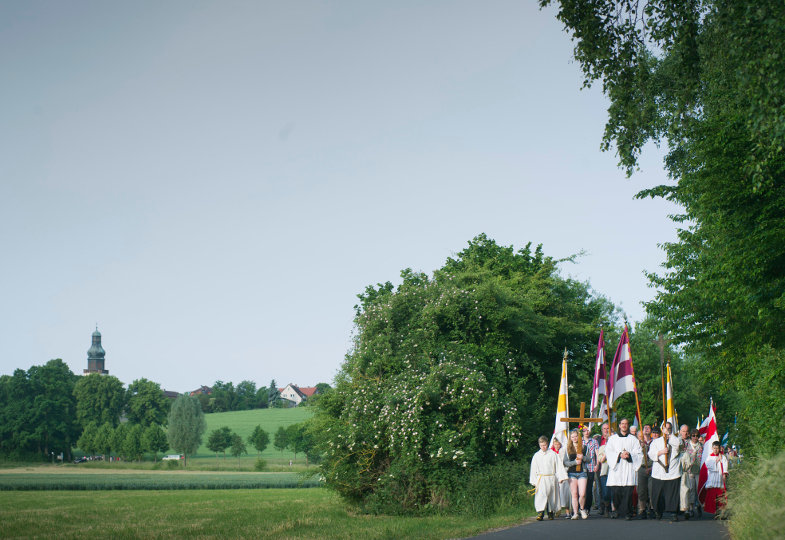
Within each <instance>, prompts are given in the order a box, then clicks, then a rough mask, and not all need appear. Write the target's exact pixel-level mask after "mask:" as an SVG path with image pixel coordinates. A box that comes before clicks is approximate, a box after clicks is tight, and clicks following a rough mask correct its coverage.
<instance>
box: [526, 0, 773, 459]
mask: <svg viewBox="0 0 785 540" xmlns="http://www.w3.org/2000/svg"><path fill="white" fill-rule="evenodd" d="M551 3H554V4H557V5H558V18H559V20H561V21H562V22H563V23H564V25H565V27H566V29H567V31H568V32H569V33H570V34H571V36H572V37H573V39H574V42H575V57H576V59H577V60H578V61H579V62H580V65H581V67H582V69H583V73H584V76H585V83H586V85H590V84H592V83H594V82H597V81H599V82H601V83H602V87H603V90H604V92H605V94H606V95H607V97H608V98H609V100H610V106H609V109H608V121H607V124H606V128H605V135H604V138H603V148H604V149H609V148H611V147H612V146H615V149H616V152H617V154H618V157H619V161H620V165H621V166H622V167H624V168H625V169H626V170H627V171H628V173H631V172H632V171H633V170H634V169H635V167H636V165H637V160H638V157H639V155H640V152H641V151H642V149H643V147H644V145H645V144H646V143H647V142H650V141H654V142H655V143H659V142H660V141H665V142H667V145H668V153H667V156H666V159H665V167H666V169H667V171H668V173H669V175H670V179H671V182H670V183H668V184H665V185H661V186H656V187H654V188H650V189H645V190H643V191H641V193H640V194H639V197H646V196H652V197H664V198H666V199H669V200H671V201H673V202H675V203H677V204H679V205H680V206H681V207H682V208H683V212H682V213H680V214H678V215H675V216H672V218H673V220H674V221H675V222H676V223H677V224H678V226H679V231H678V241H676V242H671V243H665V244H664V245H663V247H664V250H665V254H666V262H665V265H664V271H663V272H661V273H652V274H650V276H649V277H650V280H651V283H652V285H653V286H655V287H656V288H657V296H656V297H655V299H654V300H653V301H652V302H650V303H649V304H648V305H647V311H648V312H649V313H650V314H652V315H653V316H654V317H656V318H657V320H658V321H659V325H660V326H661V329H662V330H667V331H668V332H669V333H670V335H671V336H672V337H674V338H675V339H676V340H677V341H678V342H680V343H682V344H683V345H684V347H685V349H686V350H687V351H688V352H691V353H695V354H696V355H698V356H699V357H700V358H701V359H702V361H703V362H704V363H705V366H706V373H707V374H708V375H709V376H711V377H713V381H714V382H716V383H717V384H718V385H720V386H721V387H722V388H723V389H724V391H725V393H736V394H737V395H738V402H737V403H738V406H739V409H740V412H741V413H742V417H744V419H745V420H746V421H745V422H744V425H748V426H755V425H758V424H760V425H759V426H758V427H757V428H755V429H754V430H753V431H754V434H756V435H758V436H760V437H762V438H763V439H764V440H769V441H770V442H771V443H772V444H773V442H774V441H773V440H771V434H773V433H775V432H776V430H774V429H772V427H773V425H772V424H771V423H768V428H766V427H765V425H763V424H761V423H760V422H758V419H757V416H759V415H760V414H761V413H762V412H765V414H767V415H771V414H776V415H778V416H779V420H777V421H776V422H775V425H779V426H781V427H785V412H783V411H785V402H784V401H782V400H780V401H776V402H774V403H772V402H771V399H770V398H769V397H767V396H770V395H775V396H781V395H782V392H781V389H782V387H783V384H785V374H783V371H784V370H783V369H782V365H783V363H785V354H784V353H783V348H785V334H784V333H783V332H782V328H783V327H785V219H783V216H784V215H785V174H784V173H785V152H784V151H783V149H784V148H785V62H783V58H782V51H783V50H785V4H783V3H782V2H781V1H779V0H761V1H757V2H733V1H728V0H713V1H711V0H704V1H700V2H698V1H689V2H666V1H664V0H647V1H642V2H623V1H617V0H591V1H590V0H555V1H551V0H541V1H540V4H541V6H546V5H549V4H551ZM753 374H756V375H760V377H758V378H755V379H751V377H750V376H751V375H753ZM761 377H762V379H761ZM751 380H752V381H754V384H753V385H750V384H749V383H750V381H751ZM750 386H754V387H755V388H751V387H750ZM772 406H774V407H775V409H773V410H772V409H771V408H770V407H772ZM766 445H769V443H766ZM769 446H770V445H769Z"/></svg>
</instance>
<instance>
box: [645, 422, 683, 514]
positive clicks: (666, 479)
mask: <svg viewBox="0 0 785 540" xmlns="http://www.w3.org/2000/svg"><path fill="white" fill-rule="evenodd" d="M656 431H657V426H654V427H653V428H652V432H656ZM672 431H673V426H672V425H671V423H670V422H665V423H664V424H663V426H662V437H660V438H657V439H655V440H654V441H652V443H651V445H649V458H650V459H651V460H652V469H651V506H652V508H654V511H655V512H656V514H657V519H662V514H663V512H673V521H679V513H680V512H679V486H680V485H681V464H680V462H679V453H680V451H681V444H680V442H679V439H678V437H674V436H673V435H672Z"/></svg>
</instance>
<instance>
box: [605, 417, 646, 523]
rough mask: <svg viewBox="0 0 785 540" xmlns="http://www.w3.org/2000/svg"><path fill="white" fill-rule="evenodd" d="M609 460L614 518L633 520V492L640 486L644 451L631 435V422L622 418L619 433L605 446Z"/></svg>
mask: <svg viewBox="0 0 785 540" xmlns="http://www.w3.org/2000/svg"><path fill="white" fill-rule="evenodd" d="M605 457H606V459H607V460H608V486H609V487H610V486H612V487H613V505H614V506H615V508H616V511H615V512H614V514H613V515H612V517H614V518H615V517H618V516H624V517H625V518H626V519H632V491H633V489H635V486H636V485H638V469H639V468H640V466H641V463H642V462H643V451H642V450H641V444H640V442H639V441H638V439H637V437H633V436H632V435H630V421H629V420H627V419H626V418H622V419H621V421H620V422H619V433H616V434H614V435H611V438H610V439H608V444H607V445H606V446H605Z"/></svg>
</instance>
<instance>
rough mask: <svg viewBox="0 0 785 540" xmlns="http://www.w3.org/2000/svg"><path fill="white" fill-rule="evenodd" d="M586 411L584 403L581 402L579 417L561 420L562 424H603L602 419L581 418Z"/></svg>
mask: <svg viewBox="0 0 785 540" xmlns="http://www.w3.org/2000/svg"><path fill="white" fill-rule="evenodd" d="M585 410H586V402H584V401H581V415H580V416H579V417H578V418H562V419H561V421H562V422H578V423H579V424H583V423H586V422H603V421H604V419H602V418H586V417H584V416H583V414H584V411H585Z"/></svg>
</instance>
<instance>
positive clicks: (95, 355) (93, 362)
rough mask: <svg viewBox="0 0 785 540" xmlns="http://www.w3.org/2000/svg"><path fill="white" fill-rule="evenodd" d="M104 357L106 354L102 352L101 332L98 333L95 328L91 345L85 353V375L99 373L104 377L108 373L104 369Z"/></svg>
mask: <svg viewBox="0 0 785 540" xmlns="http://www.w3.org/2000/svg"><path fill="white" fill-rule="evenodd" d="M104 356H106V353H105V352H104V348H103V347H101V332H99V331H98V327H97V326H96V327H95V332H93V344H92V345H91V346H90V348H89V349H88V351H87V369H86V370H84V373H85V375H86V374H88V373H101V374H104V375H106V374H107V373H109V372H108V371H107V370H105V369H104Z"/></svg>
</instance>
